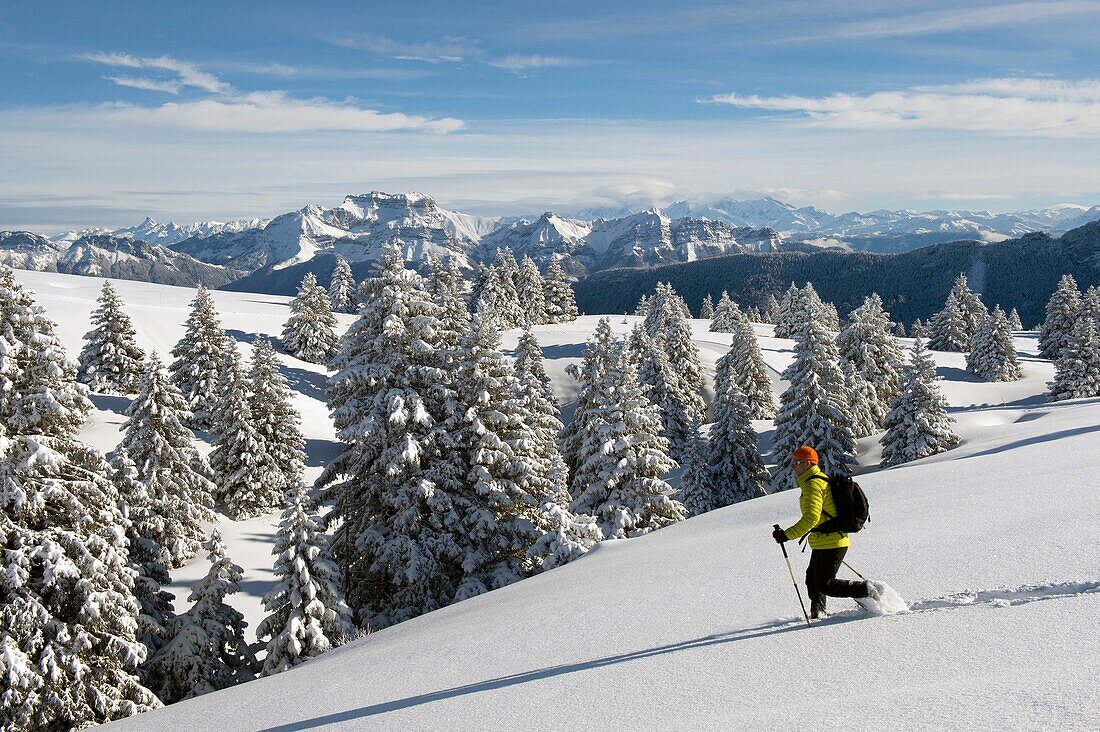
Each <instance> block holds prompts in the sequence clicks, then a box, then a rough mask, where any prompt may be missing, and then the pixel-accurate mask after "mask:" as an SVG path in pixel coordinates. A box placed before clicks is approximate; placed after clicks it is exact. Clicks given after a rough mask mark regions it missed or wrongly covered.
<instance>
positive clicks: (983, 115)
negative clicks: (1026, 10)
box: [701, 79, 1100, 138]
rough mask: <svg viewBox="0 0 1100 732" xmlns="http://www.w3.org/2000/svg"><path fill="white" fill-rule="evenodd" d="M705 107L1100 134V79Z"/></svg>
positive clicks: (976, 84) (876, 124)
mask: <svg viewBox="0 0 1100 732" xmlns="http://www.w3.org/2000/svg"><path fill="white" fill-rule="evenodd" d="M701 101H703V102H704V103H714V104H729V105H732V106H735V107H740V108H744V109H762V110H770V111H776V112H790V113H794V115H795V119H796V120H798V121H800V122H801V123H802V124H805V125H809V126H814V127H820V128H831V129H843V130H867V131H882V130H913V129H927V130H957V131H965V132H976V133H989V134H996V135H1013V136H1024V137H1055V138H1095V137H1100V81H1098V80H1095V79H1086V80H1082V81H1062V80H1058V79H979V80H976V81H972V82H965V83H961V84H955V85H946V86H934V87H929V86H924V87H913V88H911V89H907V90H903V91H880V92H873V93H871V94H866V95H857V94H843V93H841V94H832V95H829V96H825V97H802V96H781V97H765V96H758V95H741V94H736V93H733V94H717V95H715V96H713V97H710V98H709V99H707V100H701Z"/></svg>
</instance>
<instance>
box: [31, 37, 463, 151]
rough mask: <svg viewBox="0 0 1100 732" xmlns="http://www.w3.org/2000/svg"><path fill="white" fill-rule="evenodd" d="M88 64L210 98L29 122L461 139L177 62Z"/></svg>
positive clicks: (105, 57) (59, 111)
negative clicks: (250, 86)
mask: <svg viewBox="0 0 1100 732" xmlns="http://www.w3.org/2000/svg"><path fill="white" fill-rule="evenodd" d="M80 58H81V59H83V60H86V61H91V62H94V63H99V64H104V65H107V66H114V67H121V68H132V69H153V70H159V71H168V72H171V73H172V74H173V75H174V77H175V78H172V79H156V78H148V77H134V76H108V77H104V78H106V79H107V80H108V81H111V82H112V83H114V84H117V85H119V86H126V87H131V88H135V89H146V90H151V91H159V92H166V93H169V94H174V95H179V93H180V91H181V90H182V89H183V88H185V87H186V88H191V89H196V90H198V91H199V92H203V93H205V95H204V96H205V98H202V99H198V100H195V101H186V102H166V103H164V104H161V105H159V106H148V105H139V104H131V103H124V102H113V103H106V104H100V105H64V106H55V107H44V108H38V109H35V110H27V109H22V110H18V113H19V114H20V115H24V116H26V117H27V118H37V119H40V120H41V121H42V122H43V123H45V124H58V125H64V124H66V122H65V119H64V118H65V117H66V116H67V115H71V114H72V111H73V110H77V109H78V110H79V111H80V119H81V120H82V122H86V123H88V124H95V123H96V122H101V123H106V124H111V125H128V126H134V127H147V128H159V129H173V130H183V131H192V132H231V133H242V134H244V133H259V134H262V133H293V132H329V131H341V132H394V131H399V130H405V131H421V132H441V133H442V132H453V131H455V130H458V129H461V128H462V126H463V123H462V120H459V119H455V118H453V117H427V116H422V115H409V114H402V113H400V112H389V113H386V112H379V111H377V110H374V109H368V108H365V107H362V106H360V105H359V103H358V102H357V101H356V100H354V99H351V98H348V99H344V100H342V101H332V100H329V99H324V98H320V97H312V98H308V99H301V98H296V97H292V96H290V95H289V94H287V93H286V92H284V91H278V90H276V91H251V92H246V91H242V90H240V89H237V88H236V87H234V86H233V85H232V84H229V83H227V82H225V81H223V80H221V79H220V78H218V77H217V76H216V75H214V74H211V73H209V72H207V71H203V70H202V69H200V68H199V67H198V65H197V64H194V63H192V62H190V61H181V60H179V59H176V58H172V57H170V56H159V57H156V58H149V57H138V56H131V55H130V54H124V53H97V54H85V55H83V56H81V57H80ZM262 69H263V71H262V73H268V74H273V75H276V76H283V77H286V76H292V75H294V74H297V73H300V72H301V69H300V68H298V67H294V66H288V65H282V64H270V65H267V66H264V67H262Z"/></svg>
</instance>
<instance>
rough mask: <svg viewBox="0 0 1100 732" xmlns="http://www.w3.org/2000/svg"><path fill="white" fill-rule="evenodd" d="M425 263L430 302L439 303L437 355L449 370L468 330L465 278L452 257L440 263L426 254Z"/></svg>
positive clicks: (455, 364) (452, 368) (468, 311)
mask: <svg viewBox="0 0 1100 732" xmlns="http://www.w3.org/2000/svg"><path fill="white" fill-rule="evenodd" d="M426 264H427V269H428V276H427V278H426V280H425V285H426V286H427V288H428V293H429V294H430V295H431V298H432V302H434V303H435V304H436V305H437V306H439V323H440V332H439V341H438V349H439V355H440V357H441V358H442V359H443V364H442V367H443V368H445V369H446V370H447V371H448V372H449V373H450V372H453V371H454V369H455V368H457V358H458V356H457V353H458V347H459V343H460V342H461V341H462V338H463V337H464V336H465V335H466V333H468V332H469V330H470V310H469V308H468V306H467V305H466V299H465V292H464V291H463V288H464V287H465V281H464V280H463V279H462V274H461V273H460V272H459V271H458V267H457V266H456V265H455V262H454V258H453V257H448V258H447V261H446V263H444V262H441V261H439V260H438V259H437V258H436V257H434V256H431V255H429V256H428V258H427V263H426Z"/></svg>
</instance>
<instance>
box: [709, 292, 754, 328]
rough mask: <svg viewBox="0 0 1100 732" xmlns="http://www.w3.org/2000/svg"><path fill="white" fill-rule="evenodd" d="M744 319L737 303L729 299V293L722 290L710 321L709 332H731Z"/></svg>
mask: <svg viewBox="0 0 1100 732" xmlns="http://www.w3.org/2000/svg"><path fill="white" fill-rule="evenodd" d="M745 320H747V319H746V318H745V316H744V315H743V314H742V312H741V308H739V307H737V303H735V302H734V301H733V300H731V299H730V296H729V293H727V292H726V291H725V290H723V291H722V297H721V299H720V300H719V301H718V307H717V308H716V309H715V311H714V317H713V319H712V320H711V322H710V332H712V333H732V332H733V331H734V329H736V328H737V325H738V324H739V323H741V322H742V321H745Z"/></svg>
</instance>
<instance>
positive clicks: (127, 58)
mask: <svg viewBox="0 0 1100 732" xmlns="http://www.w3.org/2000/svg"><path fill="white" fill-rule="evenodd" d="M80 58H82V59H84V60H85V61H92V62H94V63H98V64H104V65H106V66H118V67H122V68H128V69H155V70H158V71H170V72H172V73H174V74H176V77H177V78H176V81H177V82H178V84H179V86H189V87H194V88H195V89H202V90H203V91H208V92H228V91H231V90H232V89H233V87H232V86H230V85H229V84H227V83H225V82H224V81H222V80H221V79H219V78H218V77H216V76H214V75H213V74H209V73H207V72H205V71H202V70H200V69H199V68H198V67H197V66H196V65H195V64H193V63H190V62H188V61H180V60H178V59H174V58H172V57H171V56H158V57H156V58H151V57H141V56H131V55H130V54H128V53H86V54H84V55H82V56H80ZM108 78H110V79H111V80H112V81H115V79H114V78H113V77H108ZM118 78H129V77H118ZM116 83H118V82H117V81H116ZM147 83H152V81H150V80H147ZM123 86H134V85H133V84H124V85H123ZM139 88H144V89H149V88H152V87H150V86H144V87H139Z"/></svg>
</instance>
